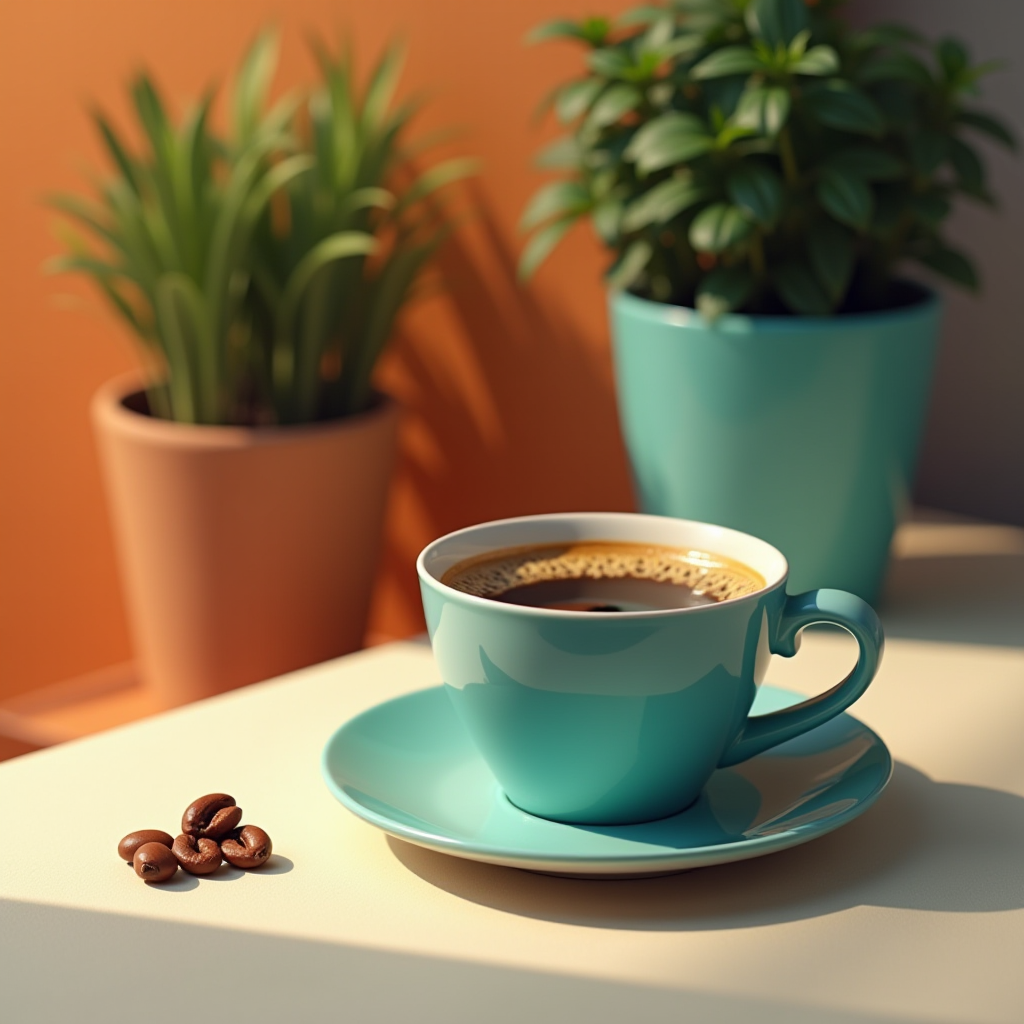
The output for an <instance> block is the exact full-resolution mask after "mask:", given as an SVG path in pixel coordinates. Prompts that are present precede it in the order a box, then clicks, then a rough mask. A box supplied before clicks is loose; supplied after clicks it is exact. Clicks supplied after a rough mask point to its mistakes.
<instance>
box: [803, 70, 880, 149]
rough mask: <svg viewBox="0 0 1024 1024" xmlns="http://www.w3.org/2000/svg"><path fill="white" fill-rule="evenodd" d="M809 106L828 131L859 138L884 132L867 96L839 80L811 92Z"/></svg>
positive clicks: (877, 111) (808, 96) (876, 108)
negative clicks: (830, 129) (841, 132)
mask: <svg viewBox="0 0 1024 1024" xmlns="http://www.w3.org/2000/svg"><path fill="white" fill-rule="evenodd" d="M806 103H807V107H808V109H809V110H810V112H811V113H812V114H813V115H814V117H815V118H817V120H818V121H820V122H821V123H822V124H824V125H827V126H828V127H829V128H836V129H837V130H839V131H843V132H853V133H854V134H856V135H881V134H882V132H883V130H884V128H885V120H884V118H883V117H882V113H881V111H880V110H879V109H878V107H877V106H875V104H874V103H873V102H872V101H871V100H870V99H869V98H868V97H867V96H865V95H864V93H862V92H860V91H859V90H857V89H855V88H854V87H853V86H851V85H848V84H847V83H845V82H842V81H839V80H835V79H833V80H832V81H830V82H829V83H827V85H825V86H824V87H823V88H820V89H818V88H816V89H815V90H814V91H813V92H808V93H807V95H806Z"/></svg>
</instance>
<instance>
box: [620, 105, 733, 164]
mask: <svg viewBox="0 0 1024 1024" xmlns="http://www.w3.org/2000/svg"><path fill="white" fill-rule="evenodd" d="M714 144H715V140H714V139H713V138H712V137H711V136H710V135H709V134H708V131H707V127H706V126H705V124H704V122H703V121H701V120H700V118H698V117H696V116H695V115H694V114H681V113H679V112H677V111H669V112H668V113H666V114H660V115H659V116H658V117H656V118H654V120H652V121H648V122H647V124H645V125H644V126H643V127H642V128H640V130H639V131H638V132H637V133H636V134H635V135H634V136H633V138H632V140H631V141H630V143H629V145H628V146H627V148H626V151H625V154H624V155H625V158H626V159H627V160H634V161H635V162H636V165H637V169H638V170H639V171H640V172H641V173H649V172H651V171H658V170H661V169H662V168H663V167H671V166H673V165H676V164H682V163H685V162H686V161H688V160H691V159H693V157H695V156H700V155H702V154H703V153H707V152H708V151H709V150H710V149H712V148H713V147H714Z"/></svg>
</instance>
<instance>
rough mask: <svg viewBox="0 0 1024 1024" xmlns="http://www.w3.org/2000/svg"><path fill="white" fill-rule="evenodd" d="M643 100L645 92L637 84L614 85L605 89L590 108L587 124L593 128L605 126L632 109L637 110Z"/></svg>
mask: <svg viewBox="0 0 1024 1024" xmlns="http://www.w3.org/2000/svg"><path fill="white" fill-rule="evenodd" d="M642 100H643V94H642V93H641V92H640V90H639V89H638V88H637V87H636V86H635V85H626V84H625V83H619V84H617V85H613V86H612V87H611V88H610V89H607V90H605V92H603V93H602V94H601V96H600V98H599V99H598V100H597V102H596V103H595V104H594V105H593V106H592V107H591V108H590V114H589V115H588V117H587V124H588V125H590V126H591V127H593V128H605V127H607V126H608V125H610V124H614V123H615V122H616V121H618V120H619V119H620V118H621V117H622V116H623V115H625V114H628V113H629V112H630V111H631V110H635V109H636V108H637V107H638V106H639V105H640V103H641V101H642Z"/></svg>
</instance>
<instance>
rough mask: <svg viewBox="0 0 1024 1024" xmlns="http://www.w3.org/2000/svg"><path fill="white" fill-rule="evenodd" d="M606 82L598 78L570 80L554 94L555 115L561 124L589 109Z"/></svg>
mask: <svg viewBox="0 0 1024 1024" xmlns="http://www.w3.org/2000/svg"><path fill="white" fill-rule="evenodd" d="M606 84H607V83H605V82H603V81H601V79H600V78H584V79H583V80H582V81H580V82H570V83H569V84H568V85H567V86H565V87H564V88H562V89H559V90H558V94H557V95H556V96H555V116H556V117H557V118H558V120H559V121H561V122H562V124H570V123H571V122H572V121H575V120H576V118H578V117H581V116H582V115H583V114H585V113H586V112H587V111H588V110H589V109H590V107H591V105H592V104H593V102H594V100H596V99H597V97H598V96H599V95H600V93H601V91H602V90H603V89H604V87H605V85H606Z"/></svg>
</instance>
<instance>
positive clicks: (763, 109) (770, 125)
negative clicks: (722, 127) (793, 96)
mask: <svg viewBox="0 0 1024 1024" xmlns="http://www.w3.org/2000/svg"><path fill="white" fill-rule="evenodd" d="M788 117H789V90H788V89H784V88H782V87H781V86H768V87H764V86H757V87H755V88H753V89H747V90H746V92H744V93H743V95H742V96H741V97H740V101H739V103H738V104H737V106H736V113H735V114H734V115H733V121H734V122H735V123H736V124H738V125H739V126H740V127H742V128H751V129H753V130H754V131H756V132H760V133H761V134H762V135H768V136H772V135H776V134H777V133H778V132H779V130H780V129H781V128H782V127H783V125H785V123H786V118H788Z"/></svg>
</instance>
